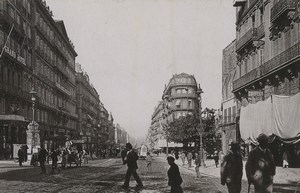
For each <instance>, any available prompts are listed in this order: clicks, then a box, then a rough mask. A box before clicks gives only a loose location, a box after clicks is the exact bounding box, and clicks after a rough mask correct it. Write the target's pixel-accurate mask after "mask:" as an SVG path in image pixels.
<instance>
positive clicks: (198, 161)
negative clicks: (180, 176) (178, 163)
mask: <svg viewBox="0 0 300 193" xmlns="http://www.w3.org/2000/svg"><path fill="white" fill-rule="evenodd" d="M195 165H196V166H195V170H196V176H197V178H200V172H199V168H200V166H201V158H200V155H199V154H198V153H195Z"/></svg>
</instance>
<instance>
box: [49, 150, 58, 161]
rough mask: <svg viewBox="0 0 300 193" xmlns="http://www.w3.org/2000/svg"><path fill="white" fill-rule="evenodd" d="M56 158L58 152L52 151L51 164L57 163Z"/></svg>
mask: <svg viewBox="0 0 300 193" xmlns="http://www.w3.org/2000/svg"><path fill="white" fill-rule="evenodd" d="M57 156H58V152H57V151H53V152H52V153H51V159H52V162H57V161H58V158H57Z"/></svg>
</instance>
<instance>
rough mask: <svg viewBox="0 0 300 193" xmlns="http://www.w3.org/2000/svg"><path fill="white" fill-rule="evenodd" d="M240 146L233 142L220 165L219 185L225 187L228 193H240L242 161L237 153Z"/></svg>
mask: <svg viewBox="0 0 300 193" xmlns="http://www.w3.org/2000/svg"><path fill="white" fill-rule="evenodd" d="M239 150H240V145H239V144H238V143H237V142H236V141H233V142H231V149H230V150H229V151H228V154H227V155H226V156H225V157H224V160H223V163H222V164H221V184H222V185H225V184H226V185H227V188H228V192H229V193H240V192H241V184H242V177H243V160H242V156H241V154H240V153H239Z"/></svg>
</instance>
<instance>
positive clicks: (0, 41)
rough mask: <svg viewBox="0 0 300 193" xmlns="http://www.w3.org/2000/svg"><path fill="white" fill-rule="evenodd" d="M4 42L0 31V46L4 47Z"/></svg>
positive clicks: (2, 33)
mask: <svg viewBox="0 0 300 193" xmlns="http://www.w3.org/2000/svg"><path fill="white" fill-rule="evenodd" d="M4 43H5V40H4V32H3V31H2V30H0V46H2V45H4Z"/></svg>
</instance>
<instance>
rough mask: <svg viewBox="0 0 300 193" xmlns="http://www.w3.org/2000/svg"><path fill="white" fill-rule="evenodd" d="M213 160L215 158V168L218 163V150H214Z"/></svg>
mask: <svg viewBox="0 0 300 193" xmlns="http://www.w3.org/2000/svg"><path fill="white" fill-rule="evenodd" d="M214 160H215V165H216V168H217V167H218V165H219V154H218V151H215V152H214Z"/></svg>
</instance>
